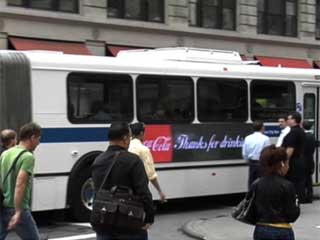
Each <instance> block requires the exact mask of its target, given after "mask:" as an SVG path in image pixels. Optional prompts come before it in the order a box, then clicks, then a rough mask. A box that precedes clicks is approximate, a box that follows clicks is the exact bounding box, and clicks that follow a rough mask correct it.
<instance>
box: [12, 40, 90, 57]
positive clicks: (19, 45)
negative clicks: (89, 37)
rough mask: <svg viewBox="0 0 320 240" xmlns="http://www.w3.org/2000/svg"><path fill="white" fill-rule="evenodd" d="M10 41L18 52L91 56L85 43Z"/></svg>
mask: <svg viewBox="0 0 320 240" xmlns="http://www.w3.org/2000/svg"><path fill="white" fill-rule="evenodd" d="M9 40H10V42H11V44H12V45H13V47H14V48H15V49H16V50H21V51H25V50H45V51H59V52H63V53H66V54H79V55H91V53H90V51H89V50H88V49H87V47H86V45H85V44H84V43H76V42H58V41H48V40H36V39H27V38H17V37H9Z"/></svg>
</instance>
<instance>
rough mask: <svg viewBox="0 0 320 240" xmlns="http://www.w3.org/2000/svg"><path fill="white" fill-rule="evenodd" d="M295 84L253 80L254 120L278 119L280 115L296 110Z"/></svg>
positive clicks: (252, 102)
mask: <svg viewBox="0 0 320 240" xmlns="http://www.w3.org/2000/svg"><path fill="white" fill-rule="evenodd" d="M295 99H296V97H295V86H294V83H293V82H284V81H264V80H263V81H261V80H254V81H252V82H251V117H252V120H263V121H277V119H278V118H279V116H281V115H287V114H288V113H289V112H292V111H295Z"/></svg>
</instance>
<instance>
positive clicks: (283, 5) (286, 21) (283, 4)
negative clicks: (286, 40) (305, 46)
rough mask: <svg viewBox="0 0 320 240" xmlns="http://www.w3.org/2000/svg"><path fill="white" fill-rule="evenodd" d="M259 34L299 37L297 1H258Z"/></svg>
mask: <svg viewBox="0 0 320 240" xmlns="http://www.w3.org/2000/svg"><path fill="white" fill-rule="evenodd" d="M258 33H262V34H270V35H280V36H289V37H296V36H297V0H258Z"/></svg>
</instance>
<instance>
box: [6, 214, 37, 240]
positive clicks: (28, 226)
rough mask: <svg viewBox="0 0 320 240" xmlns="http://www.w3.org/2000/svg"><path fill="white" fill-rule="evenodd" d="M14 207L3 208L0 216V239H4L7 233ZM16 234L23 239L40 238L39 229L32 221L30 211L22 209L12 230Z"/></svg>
mask: <svg viewBox="0 0 320 240" xmlns="http://www.w3.org/2000/svg"><path fill="white" fill-rule="evenodd" d="M14 213H15V210H14V208H3V209H2V210H1V216H0V220H1V222H0V240H4V239H6V237H7V235H8V233H9V232H8V230H7V226H8V224H9V221H10V219H11V217H12V216H13V215H14ZM14 231H15V232H16V233H17V235H18V236H19V237H20V238H21V239H23V240H28V239H29V240H31V239H32V240H40V235H39V231H38V228H37V225H36V222H35V221H34V219H33V217H32V215H31V211H30V210H29V209H24V210H23V211H22V213H21V219H20V222H19V223H18V225H17V227H16V229H15V230H14Z"/></svg>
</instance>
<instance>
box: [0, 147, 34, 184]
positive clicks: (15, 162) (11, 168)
mask: <svg viewBox="0 0 320 240" xmlns="http://www.w3.org/2000/svg"><path fill="white" fill-rule="evenodd" d="M25 152H28V150H26V149H25V150H22V151H21V152H20V153H19V154H18V156H17V157H16V158H15V159H14V161H13V163H12V165H11V167H10V169H9V171H8V172H7V174H6V176H5V177H4V179H3V182H2V186H3V185H4V184H5V183H6V181H7V179H8V177H9V174H10V173H11V172H12V170H13V169H14V168H15V167H16V164H17V162H18V160H19V158H20V157H21V156H22V154H24V153H25ZM1 161H2V160H1Z"/></svg>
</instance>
